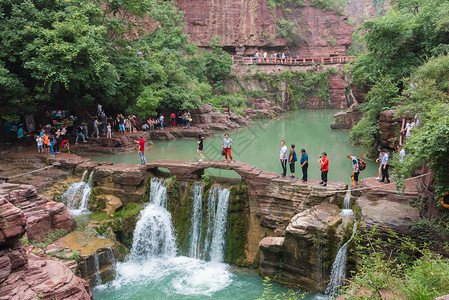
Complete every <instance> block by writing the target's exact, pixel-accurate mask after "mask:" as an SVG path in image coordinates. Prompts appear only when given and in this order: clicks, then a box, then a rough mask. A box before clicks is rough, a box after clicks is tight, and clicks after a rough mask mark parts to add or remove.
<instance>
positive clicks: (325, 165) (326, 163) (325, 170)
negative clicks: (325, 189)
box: [318, 152, 329, 186]
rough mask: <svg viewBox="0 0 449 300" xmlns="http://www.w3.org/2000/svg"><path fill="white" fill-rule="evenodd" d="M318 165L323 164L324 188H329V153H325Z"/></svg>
mask: <svg viewBox="0 0 449 300" xmlns="http://www.w3.org/2000/svg"><path fill="white" fill-rule="evenodd" d="M318 163H320V164H321V182H320V184H322V185H323V186H327V173H328V172H329V158H327V153H326V152H323V153H322V154H321V156H320V157H319V158H318Z"/></svg>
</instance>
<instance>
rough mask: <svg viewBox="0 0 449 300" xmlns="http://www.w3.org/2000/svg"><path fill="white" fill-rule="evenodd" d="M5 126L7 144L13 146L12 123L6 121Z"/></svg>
mask: <svg viewBox="0 0 449 300" xmlns="http://www.w3.org/2000/svg"><path fill="white" fill-rule="evenodd" d="M4 126H5V136H6V144H11V131H12V125H11V123H10V122H8V121H5V123H4Z"/></svg>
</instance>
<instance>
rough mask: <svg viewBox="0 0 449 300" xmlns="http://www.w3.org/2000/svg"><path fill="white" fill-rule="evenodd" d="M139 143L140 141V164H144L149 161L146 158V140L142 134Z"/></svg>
mask: <svg viewBox="0 0 449 300" xmlns="http://www.w3.org/2000/svg"><path fill="white" fill-rule="evenodd" d="M136 142H137V141H136ZM137 143H139V156H140V164H141V165H144V164H146V163H147V160H146V159H145V140H144V139H143V137H142V136H140V140H139V141H138V142H137Z"/></svg>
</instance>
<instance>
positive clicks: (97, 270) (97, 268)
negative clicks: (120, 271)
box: [94, 251, 101, 285]
mask: <svg viewBox="0 0 449 300" xmlns="http://www.w3.org/2000/svg"><path fill="white" fill-rule="evenodd" d="M94 262H95V280H96V284H97V285H100V284H101V276H100V262H99V260H98V253H97V251H95V252H94Z"/></svg>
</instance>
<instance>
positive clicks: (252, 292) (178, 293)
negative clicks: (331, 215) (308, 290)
mask: <svg viewBox="0 0 449 300" xmlns="http://www.w3.org/2000/svg"><path fill="white" fill-rule="evenodd" d="M270 284H271V293H272V295H277V294H279V295H280V294H282V293H285V294H288V293H289V290H288V289H287V288H286V287H283V286H281V285H279V284H277V283H273V282H270ZM264 290H265V291H267V290H266V289H265V286H264V281H263V278H262V277H260V276H258V275H257V273H256V272H255V271H254V270H249V269H244V268H230V266H229V265H227V264H222V263H211V262H205V261H201V260H197V259H193V258H188V257H184V256H178V257H172V258H159V259H154V260H149V261H146V262H140V263H132V262H127V263H119V264H118V266H117V278H116V279H115V280H114V281H112V282H110V283H108V284H105V285H101V286H97V287H96V288H94V289H93V294H94V298H95V299H102V300H109V299H110V300H128V299H133V300H140V299H142V300H144V299H158V300H159V299H192V300H194V299H195V300H196V299H223V300H225V299H226V300H228V299H233V300H234V299H245V300H250V299H261V298H262V296H263V293H264ZM295 292H296V293H297V294H300V291H297V290H295ZM270 299H271V298H270ZM305 299H322V296H320V295H308V296H307V297H306V298H305Z"/></svg>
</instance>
